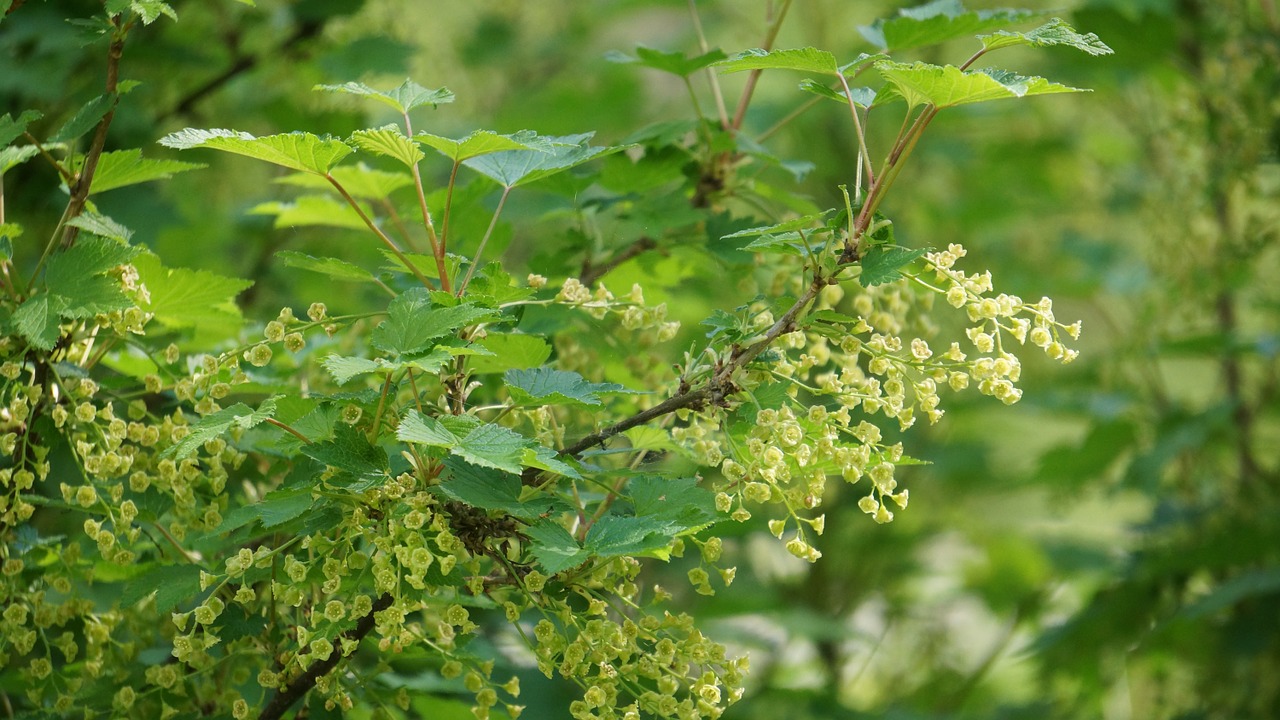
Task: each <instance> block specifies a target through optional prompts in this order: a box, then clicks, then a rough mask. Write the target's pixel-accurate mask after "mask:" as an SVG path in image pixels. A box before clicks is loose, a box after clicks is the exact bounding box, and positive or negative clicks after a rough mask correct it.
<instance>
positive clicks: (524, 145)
mask: <svg viewBox="0 0 1280 720" xmlns="http://www.w3.org/2000/svg"><path fill="white" fill-rule="evenodd" d="M413 139H414V140H416V141H418V142H420V143H422V144H424V145H427V146H428V147H431V148H434V149H435V150H436V151H437V152H439V153H440V154H441V155H444V156H445V157H447V158H449V159H450V160H453V161H454V162H455V163H458V162H462V161H463V160H468V159H470V158H473V157H480V156H481V155H489V154H490V153H496V152H503V151H506V150H537V151H539V152H545V151H546V147H547V143H546V142H545V141H544V140H543V139H542V138H539V137H538V134H537V133H535V132H533V131H532V130H521V131H520V132H518V133H514V134H511V135H499V134H498V133H496V132H493V131H491V130H476V131H475V132H473V133H471V134H470V135H468V136H466V137H464V138H462V139H461V140H454V139H452V138H447V137H442V136H440V135H432V134H431V133H418V134H417V135H414V136H413Z"/></svg>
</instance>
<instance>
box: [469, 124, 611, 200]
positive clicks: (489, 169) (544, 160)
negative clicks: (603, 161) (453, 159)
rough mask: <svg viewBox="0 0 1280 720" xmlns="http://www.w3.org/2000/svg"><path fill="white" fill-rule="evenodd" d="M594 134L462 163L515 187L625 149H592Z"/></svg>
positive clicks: (556, 138)
mask: <svg viewBox="0 0 1280 720" xmlns="http://www.w3.org/2000/svg"><path fill="white" fill-rule="evenodd" d="M593 134H594V133H584V134H581V135H567V136H563V137H545V138H543V139H544V140H546V141H547V142H548V143H550V144H549V145H548V146H547V147H546V149H545V150H508V151H506V152H497V153H491V154H489V155H482V156H480V157H473V158H471V159H470V160H467V161H465V162H464V163H463V165H466V166H467V167H469V168H471V169H472V170H475V171H476V172H478V173H480V174H481V175H484V176H485V177H487V178H490V179H491V180H494V181H495V182H497V183H498V184H500V185H502V186H504V187H507V188H514V187H519V186H521V185H527V184H529V183H531V182H535V181H537V180H541V179H543V178H545V177H549V176H551V175H555V174H556V173H559V172H563V171H565V170H568V169H570V168H574V167H577V166H579V165H581V164H583V163H585V162H588V161H591V160H594V159H596V158H598V157H603V156H605V155H609V154H612V153H615V152H618V151H619V150H623V149H624V146H613V147H595V146H592V145H590V144H589V142H588V141H589V140H590V139H591V136H592V135H593Z"/></svg>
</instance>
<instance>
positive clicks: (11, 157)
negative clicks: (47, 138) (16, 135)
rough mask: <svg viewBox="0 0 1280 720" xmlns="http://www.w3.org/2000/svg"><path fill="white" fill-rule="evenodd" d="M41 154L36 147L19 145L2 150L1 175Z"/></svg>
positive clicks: (0, 152)
mask: <svg viewBox="0 0 1280 720" xmlns="http://www.w3.org/2000/svg"><path fill="white" fill-rule="evenodd" d="M39 154H40V148H37V147H36V146H35V145H18V146H16V147H7V148H4V149H3V150H0V175H4V174H5V173H7V172H9V171H10V170H12V169H14V168H15V167H17V166H19V165H21V164H22V163H24V162H26V161H28V160H30V159H31V158H33V157H35V156H36V155H39Z"/></svg>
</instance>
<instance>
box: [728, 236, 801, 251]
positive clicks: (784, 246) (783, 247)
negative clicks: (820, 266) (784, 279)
mask: <svg viewBox="0 0 1280 720" xmlns="http://www.w3.org/2000/svg"><path fill="white" fill-rule="evenodd" d="M738 249H739V250H746V251H748V252H758V253H776V254H780V255H795V256H797V257H803V256H804V255H805V254H806V252H807V251H806V250H805V247H804V243H803V242H801V240H800V233H798V232H789V233H782V234H781V235H762V236H760V237H758V238H756V239H755V240H752V241H751V242H749V243H747V244H746V245H743V246H742V247H741V248H738Z"/></svg>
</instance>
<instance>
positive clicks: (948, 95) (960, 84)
mask: <svg viewBox="0 0 1280 720" xmlns="http://www.w3.org/2000/svg"><path fill="white" fill-rule="evenodd" d="M875 67H876V71H877V72H879V73H880V75H881V76H883V77H884V79H885V80H886V81H888V83H889V86H891V88H892V92H895V93H897V94H898V95H900V96H901V97H902V98H903V99H904V100H906V101H907V104H908V105H910V106H911V107H916V106H917V105H934V106H936V107H938V108H948V107H955V106H957V105H965V104H968V103H977V102H986V101H989V100H1000V99H1004V98H1019V97H1029V96H1032V95H1048V94H1052V93H1066V92H1088V91H1087V90H1083V89H1081V88H1073V87H1068V86H1066V85H1059V84H1057V83H1052V82H1049V81H1048V80H1045V79H1044V78H1041V77H1023V76H1021V75H1015V74H1013V73H1011V72H1006V71H1004V70H995V69H990V68H984V69H981V70H970V71H968V72H966V71H963V70H961V69H960V68H958V67H955V66H954V65H930V64H928V63H922V62H917V63H913V64H909V65H908V64H906V63H896V62H890V61H881V62H878V63H876V66H875Z"/></svg>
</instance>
